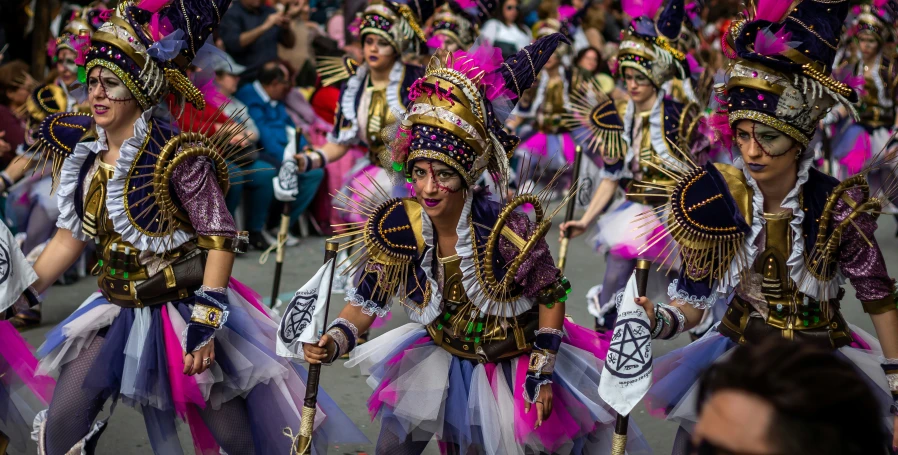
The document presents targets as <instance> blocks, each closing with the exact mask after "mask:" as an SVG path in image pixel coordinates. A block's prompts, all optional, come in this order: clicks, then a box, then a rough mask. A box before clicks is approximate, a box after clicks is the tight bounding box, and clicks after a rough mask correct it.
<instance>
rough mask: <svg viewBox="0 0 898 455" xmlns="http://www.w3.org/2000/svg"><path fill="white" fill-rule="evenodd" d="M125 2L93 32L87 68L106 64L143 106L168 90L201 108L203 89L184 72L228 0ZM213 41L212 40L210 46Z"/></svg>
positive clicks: (146, 0) (217, 22) (149, 103)
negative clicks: (195, 84)
mask: <svg viewBox="0 0 898 455" xmlns="http://www.w3.org/2000/svg"><path fill="white" fill-rule="evenodd" d="M169 1H170V0H142V1H141V2H140V3H136V2H134V1H126V2H123V3H121V4H120V5H119V6H118V7H117V8H116V10H115V14H113V15H112V16H111V17H110V18H109V21H108V22H106V23H104V24H103V25H102V26H101V27H100V28H99V29H98V30H97V31H96V33H94V35H93V37H92V42H91V47H90V50H89V52H88V53H87V58H86V67H85V69H86V71H87V72H90V70H91V69H92V68H94V67H96V66H102V67H104V68H107V69H108V70H110V71H112V72H113V73H115V75H116V76H118V77H119V79H121V80H122V82H123V83H124V84H125V86H127V87H128V89H129V90H130V91H131V93H132V94H133V95H134V97H135V98H136V99H137V102H138V103H139V104H140V106H141V108H143V109H149V108H150V107H152V106H154V105H156V104H157V103H158V102H159V101H160V100H161V99H162V97H163V96H165V95H166V94H167V93H169V91H174V92H177V93H178V94H180V95H182V96H184V98H185V99H186V100H187V101H189V102H190V103H191V104H193V105H194V106H196V107H197V108H198V109H202V108H203V107H205V105H206V102H205V99H204V97H203V94H202V92H200V90H199V89H197V87H195V86H194V85H193V84H192V83H191V81H190V80H189V79H188V78H187V75H186V71H187V68H188V66H190V64H191V62H192V61H193V60H194V58H195V57H197V54H198V53H200V52H201V50H202V48H203V47H204V45H207V44H206V38H208V37H209V36H210V35H212V33H213V32H214V31H215V29H216V28H217V27H218V24H219V22H220V21H221V15H223V14H224V13H225V11H227V9H228V6H229V5H230V0H210V1H208V2H199V1H188V0H181V1H179V2H172V3H169ZM207 46H211V44H209V45H207Z"/></svg>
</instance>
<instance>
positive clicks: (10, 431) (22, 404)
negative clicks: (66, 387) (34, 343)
mask: <svg viewBox="0 0 898 455" xmlns="http://www.w3.org/2000/svg"><path fill="white" fill-rule="evenodd" d="M55 385H56V383H55V381H53V378H50V377H47V376H40V375H38V374H37V359H36V358H35V357H34V354H32V353H31V348H30V347H29V346H28V343H26V342H25V340H24V339H23V338H22V336H21V335H20V334H19V332H18V331H17V330H16V329H15V327H13V326H12V324H10V323H9V321H0V431H2V432H3V433H4V434H6V435H7V437H9V439H10V447H11V448H12V449H15V450H17V451H24V450H25V441H27V440H29V439H30V438H31V422H32V421H33V420H34V417H35V416H36V415H37V413H38V412H39V411H40V410H41V409H43V408H45V407H47V405H48V404H49V403H50V399H51V398H52V397H53V387H54V386H55Z"/></svg>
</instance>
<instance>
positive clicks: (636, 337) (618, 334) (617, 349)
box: [605, 318, 652, 378]
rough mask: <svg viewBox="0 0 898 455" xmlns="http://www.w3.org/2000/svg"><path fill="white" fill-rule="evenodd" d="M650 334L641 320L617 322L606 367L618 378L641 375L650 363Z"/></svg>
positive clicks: (646, 324) (646, 325) (647, 327)
mask: <svg viewBox="0 0 898 455" xmlns="http://www.w3.org/2000/svg"><path fill="white" fill-rule="evenodd" d="M651 339H652V336H651V333H650V330H649V326H648V323H646V322H645V321H643V320H642V319H635V318H634V319H626V320H623V321H619V322H618V324H617V327H615V329H614V335H613V336H612V337H611V346H610V347H609V348H608V356H607V359H606V364H605V365H606V367H607V368H609V369H610V372H611V374H613V375H615V376H617V377H620V378H632V377H636V376H638V375H640V374H642V373H643V372H644V371H645V370H646V369H647V368H648V367H650V366H651V362H652V345H651Z"/></svg>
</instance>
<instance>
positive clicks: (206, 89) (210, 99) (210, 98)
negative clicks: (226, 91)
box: [197, 78, 228, 110]
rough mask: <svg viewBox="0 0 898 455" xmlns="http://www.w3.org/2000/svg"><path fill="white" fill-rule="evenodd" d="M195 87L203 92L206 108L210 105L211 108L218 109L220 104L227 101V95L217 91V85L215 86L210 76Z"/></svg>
mask: <svg viewBox="0 0 898 455" xmlns="http://www.w3.org/2000/svg"><path fill="white" fill-rule="evenodd" d="M197 89H198V90H199V91H200V93H202V94H203V98H204V99H205V100H206V104H207V107H206V108H207V109H208V108H209V106H211V107H212V109H213V110H214V109H218V108H219V107H221V105H223V104H225V103H227V102H228V97H226V96H224V95H223V94H222V93H221V92H219V91H218V87H216V86H215V82H213V79H211V78H210V79H208V80H206V82H205V83H203V84H202V85H200V86H199V87H197Z"/></svg>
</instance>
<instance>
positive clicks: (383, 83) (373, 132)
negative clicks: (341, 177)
mask: <svg viewBox="0 0 898 455" xmlns="http://www.w3.org/2000/svg"><path fill="white" fill-rule="evenodd" d="M442 3H443V1H442V0H441V1H437V2H420V4H419V2H412V3H409V4H407V5H406V4H400V3H393V2H391V1H389V0H388V1H385V2H380V1H374V2H372V3H371V4H370V5H368V7H367V8H365V11H364V12H363V13H362V22H361V26H360V31H359V33H360V37H361V40H362V54H363V58H364V59H365V61H364V62H363V63H362V64H361V65H359V64H357V63H356V62H354V61H352V60H351V59H349V58H346V57H342V58H324V59H320V61H319V62H320V63H319V71H318V72H319V74H320V75H321V76H322V77H323V78H324V79H323V80H322V83H323V84H324V85H332V84H335V83H338V82H342V83H343V87H342V89H341V91H340V101H339V103H338V104H337V115H336V120H335V121H334V129H333V131H332V132H331V133H330V134H328V136H327V144H325V145H324V146H323V147H322V148H321V149H318V150H313V151H311V152H304V154H305V159H304V160H299V170H300V171H305V170H309V169H317V168H320V167H322V166H325V165H326V164H327V163H329V162H331V161H334V160H337V159H339V158H341V157H343V156H344V155H346V154H347V152H349V151H350V149H351V148H352V147H353V146H357V145H359V146H361V147H362V148H363V149H365V156H364V157H362V158H361V159H358V160H356V165H355V167H354V168H353V170H352V171H351V172H350V175H349V178H348V179H347V182H346V183H347V184H350V183H352V182H355V181H356V180H359V181H365V182H367V181H368V179H367V178H365V174H366V173H367V174H368V175H370V176H371V177H372V179H371V181H372V182H376V183H377V184H378V185H380V186H381V187H383V188H386V189H390V188H391V186H392V185H391V183H390V182H391V180H390V177H389V172H388V170H387V169H385V168H384V167H383V166H382V165H381V163H387V162H389V159H388V158H387V157H384V156H383V154H384V153H385V152H386V147H385V145H384V141H383V139H382V138H381V137H380V136H379V134H380V130H381V129H383V128H384V127H385V126H387V125H388V124H390V123H393V122H395V121H396V117H395V116H396V114H397V113H402V112H405V106H406V105H407V104H408V102H409V101H410V97H409V88H410V87H411V85H412V83H413V82H414V81H415V80H416V79H418V78H419V77H421V74H423V68H421V67H419V66H417V65H412V64H407V63H403V61H402V55H403V54H404V53H406V52H412V53H418V51H419V50H420V48H421V46H423V45H424V42H425V36H424V32H423V30H422V29H421V24H423V23H424V22H425V21H426V20H427V19H429V18H430V16H431V15H432V14H433V13H434V10H435V8H436V7H438V6H439V5H441V4H442ZM412 7H414V9H413V8H412ZM385 158H386V159H385ZM360 178H361V179H360ZM389 191H390V192H391V194H392V193H393V191H392V190H389ZM406 192H407V190H406V188H405V185H401V186H400V187H399V188H396V191H395V193H397V194H393V195H394V196H398V195H405V194H404V193H406Z"/></svg>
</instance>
